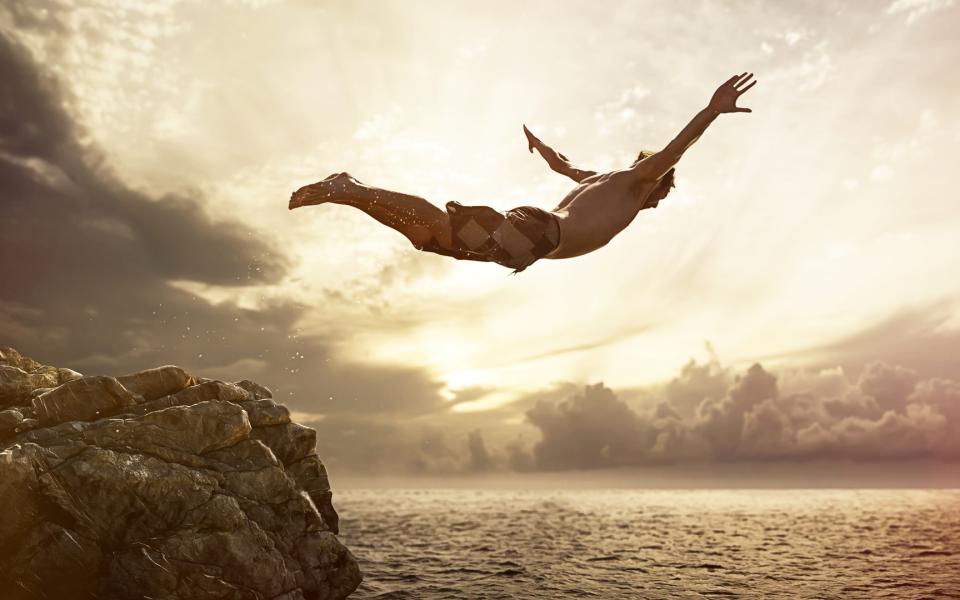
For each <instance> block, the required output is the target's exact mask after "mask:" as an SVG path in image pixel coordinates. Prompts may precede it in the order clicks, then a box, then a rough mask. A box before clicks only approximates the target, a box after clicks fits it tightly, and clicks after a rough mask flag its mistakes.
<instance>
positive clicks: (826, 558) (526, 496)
mask: <svg viewBox="0 0 960 600" xmlns="http://www.w3.org/2000/svg"><path fill="white" fill-rule="evenodd" d="M335 500H336V506H337V509H338V510H339V511H340V515H341V518H342V522H341V528H342V530H341V538H342V540H343V541H344V542H345V543H346V545H347V546H348V547H349V548H350V549H351V550H352V551H353V553H354V554H355V555H356V556H357V558H358V559H359V561H360V568H361V569H362V571H363V573H364V582H363V583H362V584H361V586H360V588H359V589H358V590H357V591H356V592H355V593H354V595H353V596H351V598H382V599H387V598H397V599H399V598H463V599H471V600H473V599H486V598H818V599H819V598H871V599H873V598H911V599H913V598H960V490H849V491H848V490H731V491H716V490H675V491H670V490H667V491H664V490H655V491H654V490H624V489H617V490H565V491H547V490H521V491H507V490H487V491H485V490H456V489H451V490H409V489H369V490H349V489H348V490H342V491H340V492H338V493H337V495H336V498H335Z"/></svg>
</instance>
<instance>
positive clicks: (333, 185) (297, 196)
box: [288, 173, 360, 210]
mask: <svg viewBox="0 0 960 600" xmlns="http://www.w3.org/2000/svg"><path fill="white" fill-rule="evenodd" d="M359 185H360V182H359V181H357V180H356V179H354V178H353V177H351V176H350V174H349V173H334V174H333V175H330V176H329V177H327V178H326V179H324V180H323V181H318V182H317V183H311V184H310V185H305V186H303V187H302V188H300V189H299V190H297V191H295V192H294V193H293V194H292V195H291V196H290V204H289V205H288V208H289V209H290V210H293V209H295V208H300V207H301V206H313V205H316V204H323V203H324V202H336V201H337V200H338V199H340V198H343V197H344V196H347V195H349V193H350V192H351V191H352V190H354V189H355V188H356V187H357V186H359Z"/></svg>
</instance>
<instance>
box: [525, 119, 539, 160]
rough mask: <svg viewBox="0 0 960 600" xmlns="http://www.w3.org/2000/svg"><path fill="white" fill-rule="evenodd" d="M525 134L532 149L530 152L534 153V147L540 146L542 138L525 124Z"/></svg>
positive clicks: (528, 145)
mask: <svg viewBox="0 0 960 600" xmlns="http://www.w3.org/2000/svg"><path fill="white" fill-rule="evenodd" d="M523 134H524V135H525V136H527V149H528V150H530V154H533V149H534V148H536V147H538V146H540V144H542V143H543V142H541V141H540V138H538V137H537V136H535V135H533V133H532V132H531V131H530V130H529V129H527V126H526V125H524V126H523Z"/></svg>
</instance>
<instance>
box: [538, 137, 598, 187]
mask: <svg viewBox="0 0 960 600" xmlns="http://www.w3.org/2000/svg"><path fill="white" fill-rule="evenodd" d="M523 133H524V134H525V135H526V136H527V146H528V148H529V150H530V152H531V153H532V152H533V151H534V149H536V150H537V151H538V152H540V156H542V157H543V160H545V161H547V164H548V165H549V166H550V168H551V169H553V170H554V171H556V172H557V173H560V174H561V175H566V176H567V177H569V178H570V179H572V180H574V181H576V182H578V183H579V182H581V181H583V180H584V179H586V178H587V177H591V176H593V175H596V174H597V173H596V171H588V170H586V169H578V168H576V167H574V166H573V165H571V164H570V160H569V159H568V158H567V157H566V156H564V155H562V154H560V153H559V152H557V151H556V150H554V149H553V148H551V147H550V146H548V145H546V144H544V143H543V142H541V141H540V138H538V137H537V136H535V135H533V133H531V132H530V130H529V129H527V126H526V125H524V126H523Z"/></svg>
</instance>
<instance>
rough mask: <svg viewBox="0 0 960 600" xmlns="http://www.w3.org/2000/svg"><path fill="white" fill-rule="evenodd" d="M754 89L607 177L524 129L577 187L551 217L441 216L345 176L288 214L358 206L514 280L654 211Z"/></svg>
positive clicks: (731, 86)
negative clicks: (506, 271)
mask: <svg viewBox="0 0 960 600" xmlns="http://www.w3.org/2000/svg"><path fill="white" fill-rule="evenodd" d="M754 84H756V80H753V74H752V73H742V74H740V75H734V76H733V77H731V78H730V79H728V80H727V81H725V82H724V83H723V84H722V85H720V87H718V88H717V90H716V92H714V94H713V97H712V98H711V99H710V102H709V103H708V104H707V107H706V108H704V109H703V110H701V111H700V112H699V113H697V115H696V116H695V117H694V118H693V120H691V121H690V123H688V124H687V126H686V127H684V128H683V130H682V131H681V132H680V133H679V134H678V135H677V137H676V138H674V139H673V141H671V142H670V143H669V144H667V146H666V147H665V148H664V149H663V150H661V151H660V152H647V151H644V152H641V153H640V155H639V156H638V157H637V160H636V161H635V162H634V163H633V164H632V165H630V166H629V167H628V168H626V169H619V170H615V171H610V172H609V173H596V172H594V171H587V170H583V169H578V168H576V167H574V166H573V165H571V164H570V161H569V160H568V159H567V157H565V156H564V155H562V154H560V153H558V152H557V151H555V150H554V149H553V148H551V147H550V146H547V145H546V144H544V143H543V142H541V141H540V140H539V139H538V138H537V137H536V136H535V135H533V134H532V133H531V132H530V130H528V129H527V128H526V126H524V128H523V131H524V133H525V134H526V136H527V143H528V146H529V150H530V152H533V151H534V149H536V150H537V151H538V152H540V155H541V156H542V157H543V158H544V160H546V161H547V164H548V165H549V166H550V168H551V169H553V170H554V171H556V172H558V173H560V174H562V175H566V176H567V177H569V178H571V179H573V180H574V181H576V182H577V186H576V187H575V188H573V190H572V191H571V192H570V193H568V194H567V196H566V197H565V198H564V199H563V201H561V202H560V204H559V205H557V207H556V208H554V209H553V210H551V211H549V212H548V211H545V210H543V209H541V208H537V207H534V206H519V207H517V208H513V209H510V210H508V211H506V212H500V211H497V210H494V209H492V208H490V207H487V206H464V205H462V204H460V203H458V202H448V203H447V204H446V211H444V210H442V209H440V208H438V207H437V206H434V205H433V204H431V203H430V202H428V201H427V200H424V199H423V198H420V197H417V196H411V195H409V194H403V193H399V192H391V191H389V190H384V189H380V188H375V187H370V186H367V185H365V184H363V183H360V182H359V181H357V180H356V179H354V178H353V177H351V176H350V175H349V174H347V173H337V174H334V175H331V176H329V177H327V178H326V179H324V180H323V181H320V182H317V183H314V184H311V185H307V186H304V187H302V188H300V189H298V190H297V191H296V192H294V193H293V195H292V196H291V198H290V204H289V208H290V209H291V210H292V209H294V208H299V207H301V206H308V205H315V204H323V203H326V202H332V203H335V204H345V205H348V206H353V207H355V208H358V209H360V210H362V211H364V212H365V213H367V214H368V215H370V216H371V217H373V218H374V219H376V220H378V221H380V222H381V223H383V224H384V225H386V226H388V227H391V228H393V229H395V230H397V231H399V232H400V233H402V234H403V235H404V236H406V238H407V239H409V240H410V242H411V243H412V244H413V245H414V247H415V248H417V249H418V250H424V251H427V252H435V253H437V254H443V255H446V256H452V257H454V258H457V259H461V260H480V261H491V262H496V263H498V264H501V265H503V266H505V267H509V268H512V269H514V271H513V272H514V273H517V272H519V271H522V270H524V269H525V268H527V267H528V266H530V265H531V264H533V263H534V262H535V261H537V260H538V259H540V258H553V259H557V258H571V257H574V256H580V255H582V254H586V253H588V252H593V251H594V250H596V249H598V248H601V247H603V246H605V245H606V244H607V243H608V242H609V241H610V240H612V239H613V238H614V236H616V235H617V234H618V233H620V232H621V231H623V230H624V229H625V228H626V226H627V225H629V224H630V222H631V221H633V218H634V217H636V216H637V213H638V212H640V211H641V210H642V209H644V208H653V207H655V206H657V204H658V203H659V202H660V200H662V199H664V198H665V197H666V196H667V194H668V193H669V192H670V188H672V187H673V174H674V165H676V163H677V161H679V160H680V157H681V156H682V155H683V153H684V152H685V151H686V150H687V148H689V147H690V145H691V144H693V142H695V141H696V140H697V138H699V137H700V135H701V134H703V132H704V131H705V130H706V129H707V126H709V125H710V123H712V122H713V120H714V119H716V118H717V116H719V115H720V114H722V113H736V112H751V111H750V109H749V108H743V107H739V106H737V98H739V97H740V96H741V95H742V94H743V93H744V92H746V91H747V90H749V89H750V88H751V87H753V86H754Z"/></svg>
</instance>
